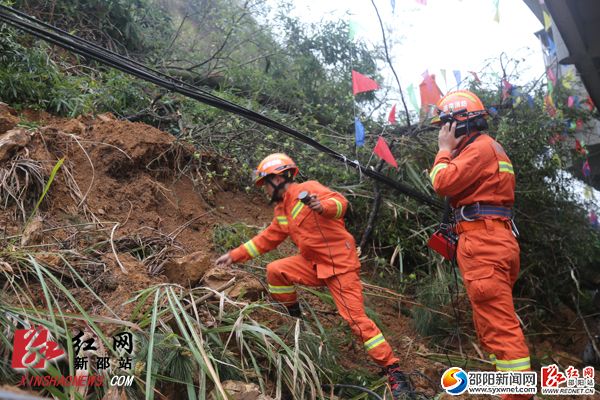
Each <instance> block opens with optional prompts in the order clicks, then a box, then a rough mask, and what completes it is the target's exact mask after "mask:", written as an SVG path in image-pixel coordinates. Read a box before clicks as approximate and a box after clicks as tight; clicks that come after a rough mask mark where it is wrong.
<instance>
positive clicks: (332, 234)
mask: <svg viewBox="0 0 600 400" xmlns="http://www.w3.org/2000/svg"><path fill="white" fill-rule="evenodd" d="M303 191H307V192H309V193H310V194H311V195H316V196H317V198H318V199H319V200H320V201H321V205H322V206H323V213H322V214H318V213H317V212H314V211H312V210H311V209H310V208H308V206H305V205H304V204H303V203H302V202H300V201H299V200H298V194H299V193H301V192H303ZM347 206H348V201H347V200H346V198H345V197H344V196H342V195H341V194H339V193H337V192H334V191H332V190H331V189H329V188H327V187H325V186H323V185H321V184H320V183H319V182H317V181H308V182H304V183H292V184H290V185H289V186H288V189H287V191H286V192H285V195H284V197H283V201H282V202H280V203H278V204H277V205H276V206H275V215H274V217H273V220H272V221H271V224H270V225H269V226H268V227H267V228H266V229H265V230H263V231H262V232H260V233H259V234H258V235H256V236H255V237H253V238H252V239H251V240H249V241H248V242H246V243H244V244H243V245H241V246H239V247H238V248H236V249H234V250H232V251H231V253H230V255H231V257H232V259H233V262H243V261H246V260H248V259H250V258H254V257H256V256H258V255H260V254H263V253H267V252H269V251H271V250H273V249H274V248H276V247H277V246H278V245H279V244H280V243H281V242H283V241H284V240H285V238H286V237H288V236H290V237H291V239H292V241H293V242H294V243H295V244H296V246H297V247H298V249H299V250H300V254H301V255H302V256H303V257H304V258H305V259H306V260H308V261H310V262H311V263H313V265H316V270H317V277H318V278H319V279H327V278H329V277H331V276H333V275H339V274H342V273H345V272H348V271H354V270H357V269H359V268H360V262H359V260H358V255H357V253H356V243H355V241H354V238H353V237H352V235H351V234H350V233H349V232H348V231H347V230H346V227H345V225H344V218H343V217H344V214H345V213H346V208H347Z"/></svg>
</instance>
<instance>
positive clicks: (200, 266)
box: [164, 251, 212, 287]
mask: <svg viewBox="0 0 600 400" xmlns="http://www.w3.org/2000/svg"><path fill="white" fill-rule="evenodd" d="M211 266H212V261H211V259H210V256H208V255H207V254H206V253H204V252H202V251H197V252H195V253H192V254H188V255H187V256H185V257H181V258H175V259H173V260H171V261H169V262H168V263H167V264H165V270H164V274H165V275H166V276H167V278H168V279H169V282H173V283H178V284H180V285H183V286H190V287H193V286H196V284H197V283H198V282H200V279H202V277H203V276H204V273H205V272H206V271H207V270H209V269H210V268H211Z"/></svg>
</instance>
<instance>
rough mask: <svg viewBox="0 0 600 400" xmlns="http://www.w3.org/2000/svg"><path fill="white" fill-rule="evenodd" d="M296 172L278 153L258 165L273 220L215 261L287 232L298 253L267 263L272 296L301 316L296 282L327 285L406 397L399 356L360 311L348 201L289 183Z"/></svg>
mask: <svg viewBox="0 0 600 400" xmlns="http://www.w3.org/2000/svg"><path fill="white" fill-rule="evenodd" d="M297 174H298V167H297V166H296V164H295V163H294V161H293V160H292V159H291V158H290V157H288V156H287V155H285V154H281V153H278V154H271V155H269V156H268V157H267V158H265V159H264V160H263V161H262V162H261V163H260V164H259V165H258V168H257V170H256V171H255V178H254V182H255V184H256V185H258V186H263V188H264V190H265V191H266V193H267V195H268V196H270V197H271V202H272V203H276V205H275V212H274V217H273V220H272V221H271V224H270V225H269V226H268V227H267V228H266V229H265V230H263V231H262V232H260V233H259V234H258V235H256V236H255V237H253V238H252V239H251V240H249V241H247V242H246V243H244V244H242V245H241V246H239V247H237V248H236V249H233V250H231V251H229V252H228V253H226V254H224V255H222V256H221V257H219V258H218V259H217V261H216V264H217V265H220V266H227V265H229V264H231V263H240V262H244V261H246V260H249V259H251V258H254V257H258V256H259V255H261V254H263V253H267V252H269V251H271V250H273V249H275V248H276V247H277V246H278V245H279V244H280V243H281V242H283V241H284V240H285V238H287V237H288V236H290V237H291V239H292V241H293V242H294V243H295V244H296V246H297V247H298V249H299V254H296V255H294V256H291V257H287V258H284V259H280V260H277V261H274V262H272V263H270V264H268V265H267V284H268V287H269V292H270V293H271V296H272V297H273V299H275V300H277V301H279V302H281V303H283V304H284V305H285V306H286V307H287V309H288V310H289V313H290V315H292V316H295V317H301V311H300V307H299V304H298V298H297V295H296V287H295V285H306V286H327V287H328V288H329V291H330V292H331V295H332V297H333V300H334V302H335V304H336V306H337V309H338V312H339V313H340V315H341V316H342V318H344V320H346V322H347V323H348V324H349V325H350V328H351V329H352V331H353V333H354V334H355V335H356V336H358V337H359V338H360V339H361V340H362V342H363V343H364V347H365V349H366V350H367V352H368V354H369V355H370V356H371V358H372V359H373V360H374V361H375V362H376V363H377V364H379V365H380V366H382V367H384V368H386V373H387V375H388V380H389V383H390V387H391V389H392V393H393V395H394V398H395V399H396V398H401V396H403V395H408V397H410V396H411V395H412V392H411V388H410V385H409V383H408V380H407V379H406V376H405V375H404V374H403V373H402V372H401V371H400V368H399V366H398V358H397V357H396V356H395V355H394V353H393V351H392V348H391V346H390V345H389V344H388V342H387V341H386V340H385V338H384V337H383V335H382V333H381V331H380V330H379V328H377V326H376V325H375V323H374V322H373V321H371V320H370V319H369V318H368V317H367V315H366V314H365V309H364V305H363V294H362V283H361V281H360V277H359V275H358V271H359V268H360V262H359V260H358V255H357V252H356V244H355V241H354V238H353V237H352V235H351V234H350V233H349V232H348V231H347V230H346V228H345V225H344V214H345V213H346V209H347V207H348V201H347V200H346V199H345V198H344V196H342V195H341V194H339V193H337V192H334V191H332V190H331V189H329V188H327V187H325V186H323V185H322V184H320V183H319V182H316V181H308V182H304V183H294V182H293V179H294V177H295V176H296V175H297ZM302 199H303V200H304V202H303V201H302Z"/></svg>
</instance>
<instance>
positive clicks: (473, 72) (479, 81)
mask: <svg viewBox="0 0 600 400" xmlns="http://www.w3.org/2000/svg"><path fill="white" fill-rule="evenodd" d="M469 72H470V73H471V75H473V79H475V82H478V83H481V79H479V77H478V76H477V72H475V71H469Z"/></svg>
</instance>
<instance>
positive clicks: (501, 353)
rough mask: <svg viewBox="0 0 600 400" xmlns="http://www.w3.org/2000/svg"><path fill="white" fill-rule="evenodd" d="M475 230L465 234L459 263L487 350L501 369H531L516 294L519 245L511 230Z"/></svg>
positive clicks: (459, 253) (478, 332) (475, 318)
mask: <svg viewBox="0 0 600 400" xmlns="http://www.w3.org/2000/svg"><path fill="white" fill-rule="evenodd" d="M472 232H474V233H475V234H473V235H471V231H469V232H465V233H463V234H461V240H463V246H464V243H468V249H467V250H465V248H464V247H461V246H460V245H459V249H458V263H459V267H460V269H461V273H462V274H463V278H464V282H465V288H466V290H467V294H468V296H469V300H470V301H471V305H472V307H473V322H474V324H475V328H476V329H477V335H478V337H479V338H480V340H481V342H482V344H483V345H484V347H485V349H486V350H487V351H489V352H490V353H492V354H493V355H495V357H496V369H497V370H498V371H525V370H529V369H530V368H531V365H530V360H529V350H528V348H527V344H526V342H525V337H524V335H523V331H522V330H521V327H520V325H519V320H518V319H517V316H516V314H515V309H514V303H513V297H512V285H513V282H514V275H515V274H516V273H518V269H519V247H518V244H517V243H516V240H515V239H514V236H512V233H511V232H510V231H509V230H508V229H495V230H493V231H488V230H486V229H482V230H477V231H472ZM464 236H466V239H467V240H466V241H465V240H464V239H465V238H464ZM459 243H460V241H459Z"/></svg>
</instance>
